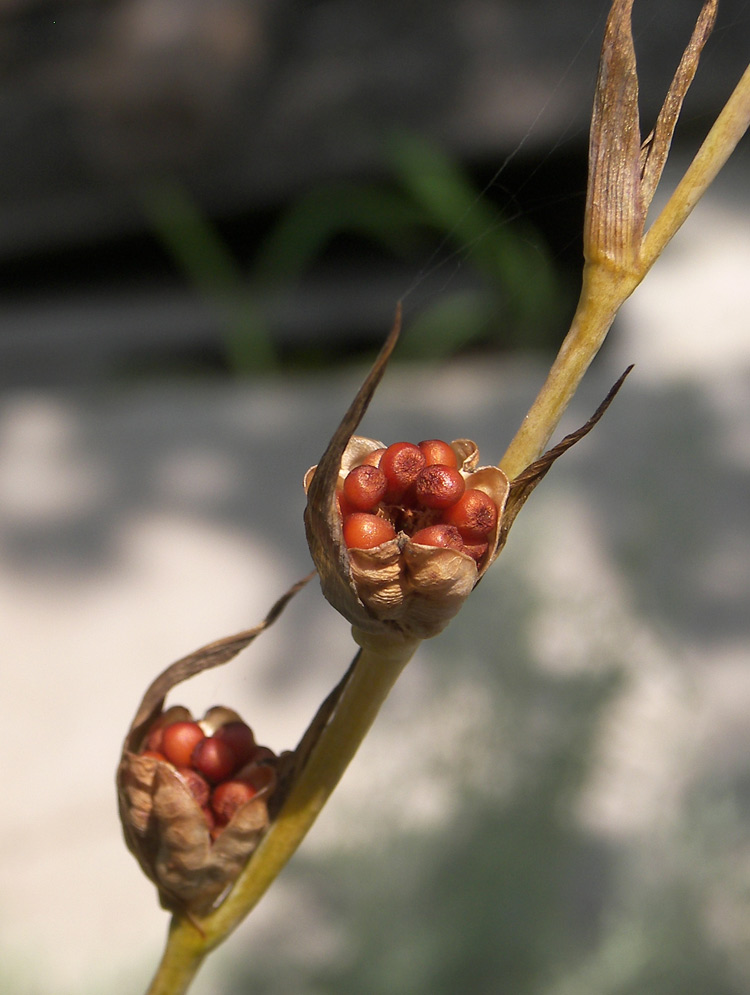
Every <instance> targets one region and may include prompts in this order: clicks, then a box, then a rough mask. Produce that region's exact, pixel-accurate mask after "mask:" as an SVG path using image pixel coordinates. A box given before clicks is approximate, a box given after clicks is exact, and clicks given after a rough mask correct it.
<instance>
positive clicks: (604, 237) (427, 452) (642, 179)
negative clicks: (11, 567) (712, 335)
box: [118, 0, 750, 995]
mask: <svg viewBox="0 0 750 995" xmlns="http://www.w3.org/2000/svg"><path fill="white" fill-rule="evenodd" d="M632 6H633V0H614V2H613V3H612V6H611V10H610V14H609V18H608V21H607V26H606V30H605V37H604V43H603V48H602V55H601V62H600V72H599V78H598V82H597V88H596V94H595V100H594V112H593V119H592V127H591V138H590V156H589V180H588V192H587V202H586V214H585V221H584V257H585V261H584V269H583V281H582V290H581V296H580V300H579V303H578V307H577V310H576V313H575V315H574V317H573V321H572V324H571V328H570V331H569V332H568V335H567V336H566V338H565V340H564V342H563V344H562V346H561V349H560V352H559V354H558V356H557V358H556V360H555V362H554V364H553V366H552V368H551V370H550V373H549V376H548V378H547V380H546V382H545V384H544V385H543V387H542V389H541V391H540V393H539V395H538V397H537V398H536V400H535V401H534V403H533V404H532V406H531V408H530V409H529V412H528V414H527V416H526V418H525V419H524V420H523V423H522V425H521V427H520V428H519V430H518V432H517V433H516V435H515V437H514V438H513V440H512V441H511V443H510V445H509V447H508V448H507V450H506V452H505V454H504V456H503V457H502V458H501V459H500V460H499V461H498V463H497V464H496V465H495V464H488V465H484V466H481V465H480V460H479V452H478V450H477V447H476V445H475V444H474V443H473V442H471V441H470V440H468V439H458V440H455V441H453V442H451V443H447V442H445V441H443V440H439V439H430V440H425V441H422V442H419V443H416V444H415V443H413V442H406V441H396V442H393V443H390V444H386V443H385V442H381V441H379V440H374V439H367V438H362V437H359V436H357V435H355V432H356V430H357V427H358V425H359V423H360V421H361V419H362V417H363V415H364V413H365V411H366V409H367V407H368V405H369V403H370V401H371V399H372V397H373V395H374V392H375V390H376V387H377V385H378V383H379V382H380V380H381V378H382V376H383V374H384V371H385V368H386V365H387V362H388V360H389V358H390V356H391V354H392V352H393V349H394V348H395V346H396V343H397V340H398V337H399V332H400V313H397V316H396V321H395V323H394V326H393V329H392V331H391V334H390V335H389V337H388V339H387V341H386V342H385V344H384V346H383V349H382V350H381V353H380V355H379V356H378V358H377V360H376V362H375V364H374V366H373V368H372V369H371V371H370V372H369V374H368V375H367V377H366V379H365V381H364V383H363V384H362V387H361V388H360V390H359V391H358V393H357V395H356V397H355V398H354V400H353V402H352V404H351V406H350V407H349V409H348V411H347V412H346V414H345V415H344V417H343V419H342V421H341V424H340V425H339V427H338V428H337V429H336V431H335V432H334V434H333V436H332V438H331V440H330V443H329V444H328V446H327V448H326V450H325V452H324V453H323V455H322V457H321V458H320V460H319V462H318V463H317V465H316V466H315V467H312V468H311V469H310V470H309V471H308V473H307V475H306V477H305V481H304V483H305V488H306V490H307V508H306V513H305V526H306V533H307V539H308V544H309V547H310V551H311V554H312V557H313V560H314V563H315V567H316V571H317V574H318V576H319V578H320V582H321V586H322V589H323V593H324V595H325V596H326V598H327V600H328V601H329V602H330V604H331V605H333V606H334V607H335V608H336V609H337V610H338V611H339V612H340V613H341V614H342V615H343V616H344V617H345V618H346V619H347V620H348V621H349V622H350V623H351V625H352V633H353V636H354V640H355V642H356V643H357V644H358V646H359V651H358V652H357V655H356V657H355V659H354V661H353V663H352V664H351V665H350V667H349V669H348V670H347V672H346V673H345V675H344V677H343V678H342V679H341V681H340V682H339V684H338V685H337V686H336V687H335V688H334V689H333V691H332V692H331V693H330V694H329V696H328V697H327V698H326V700H325V701H324V702H323V704H322V705H321V707H320V709H319V710H318V713H317V714H316V716H315V717H314V719H313V721H312V723H311V725H310V727H309V728H308V730H307V732H306V733H305V734H304V735H303V737H302V739H301V741H300V743H299V745H298V746H297V748H296V749H295V750H294V751H291V752H289V753H286V754H282V755H281V756H280V757H277V756H275V755H274V754H273V753H271V751H269V750H265V749H264V748H262V747H257V745H256V744H255V742H254V739H253V736H252V733H251V731H250V729H249V727H248V726H246V725H245V724H244V723H243V722H242V720H241V719H240V717H239V716H237V715H236V713H234V712H232V711H231V710H229V709H225V708H218V709H216V708H215V709H212V710H210V712H209V713H208V714H207V715H206V717H205V718H204V719H202V720H200V721H198V722H196V721H194V720H193V718H192V716H190V715H189V714H188V713H186V712H185V711H184V710H181V709H179V708H177V709H175V708H171V709H169V710H167V711H166V712H165V711H163V703H164V699H165V696H166V694H167V692H169V691H170V690H171V689H172V688H173V687H174V686H175V685H177V684H178V683H180V682H181V681H183V680H185V679H187V678H188V677H190V676H192V675H193V674H196V673H198V672H200V671H201V670H204V669H207V668H209V667H213V666H217V665H219V664H223V663H226V662H227V661H228V660H230V659H231V658H232V657H234V656H235V655H236V654H237V653H238V652H239V651H240V650H241V649H244V648H245V647H246V646H247V645H248V644H249V643H250V642H251V641H252V640H253V639H254V638H255V637H256V636H257V635H258V634H259V633H260V632H261V631H262V630H263V629H264V628H265V627H266V626H267V625H269V624H271V623H272V622H273V621H274V620H275V619H276V618H277V617H278V615H279V614H280V612H281V611H282V609H283V608H284V606H285V605H286V603H287V602H288V600H289V598H290V597H291V596H292V595H293V594H294V593H295V591H296V590H297V589H298V588H299V586H301V584H300V585H295V588H293V589H292V590H291V591H290V592H288V593H287V594H286V595H284V596H283V597H282V598H281V599H280V601H279V602H277V604H276V605H275V606H274V607H273V608H272V610H271V612H270V613H269V615H268V616H267V618H266V619H265V621H264V622H263V623H261V624H260V625H259V626H257V627H256V628H255V629H251V630H247V631H246V632H244V633H240V634H239V635H237V636H235V637H230V638H229V639H225V640H220V641H219V642H217V643H213V644H211V645H210V646H207V647H204V648H203V649H202V650H199V651H197V652H196V653H194V654H192V655H191V656H189V657H186V658H185V659H184V660H181V661H178V662H177V663H176V664H173V665H172V667H170V668H168V670H167V671H165V673H164V674H163V675H161V676H160V677H159V678H157V680H156V681H155V682H154V683H153V684H152V686H151V687H150V688H149V690H148V691H147V692H146V695H145V697H144V700H143V702H142V704H141V706H140V708H139V709H138V712H137V714H136V717H135V719H134V721H133V724H132V726H131V729H130V731H129V733H128V736H127V739H126V743H125V748H124V751H123V758H122V762H121V765H120V770H119V775H118V784H119V791H120V805H121V813H122V818H123V824H124V828H125V835H126V839H127V842H128V845H129V846H130V848H131V849H132V850H133V852H134V853H135V855H136V856H137V858H138V860H139V861H140V863H141V866H142V867H143V869H144V870H145V871H146V873H147V874H148V875H149V876H150V877H151V878H152V879H153V880H154V881H155V883H156V884H157V887H158V889H159V894H160V898H161V900H162V903H163V904H164V905H165V907H167V908H169V909H170V910H171V911H172V912H173V919H172V926H171V929H170V933H169V938H168V942H167V947H166V951H165V954H164V958H163V960H162V963H161V965H160V967H159V969H158V971H157V974H156V976H155V978H154V981H153V983H152V986H151V988H150V992H151V995H167V993H178V992H184V991H186V990H187V988H188V987H189V984H190V982H191V980H192V978H193V977H194V975H195V973H196V971H197V970H198V968H199V967H200V964H201V963H202V961H203V959H204V958H205V956H206V955H207V954H208V953H209V952H210V951H211V950H213V949H214V948H215V947H216V946H217V945H218V944H219V943H221V942H222V940H223V939H225V938H226V936H227V935H228V934H229V933H230V932H231V931H232V930H233V929H234V928H235V927H236V926H237V925H238V924H239V923H240V922H241V921H242V920H243V919H244V917H245V916H246V915H247V914H248V912H249V911H250V910H251V909H252V908H253V906H254V905H255V904H256V902H257V901H258V900H259V899H260V897H261V896H262V895H263V893H264V892H265V890H266V889H267V887H268V886H269V885H270V884H271V883H272V881H273V880H274V878H275V877H276V875H277V874H278V872H279V871H280V870H281V868H282V867H283V866H284V864H285V863H286V862H287V861H288V860H289V858H290V857H291V855H292V854H293V853H294V851H295V850H296V848H297V847H298V846H299V844H300V843H301V841H302V839H303V838H304V836H305V834H306V833H307V831H308V830H309V828H310V827H311V826H312V824H313V822H314V821H315V819H316V817H317V815H318V813H319V812H320V810H321V808H322V807H323V805H324V804H325V801H326V799H327V798H328V797H329V795H330V793H331V791H332V790H333V789H334V788H335V786H336V784H337V783H338V781H339V779H340V777H341V775H342V774H343V772H344V770H345V769H346V767H347V765H348V763H349V761H350V760H351V758H352V756H353V755H354V753H355V752H356V750H357V747H358V746H359V744H360V742H361V741H362V739H363V737H364V736H365V734H366V732H367V730H368V729H369V727H370V725H371V723H372V721H373V720H374V718H375V716H376V715H377V712H378V710H379V708H380V706H381V704H382V702H383V701H384V700H385V698H386V696H387V694H388V693H389V691H390V689H391V687H392V686H393V684H394V683H395V681H396V680H397V678H398V676H399V674H400V673H401V671H402V669H403V668H404V666H405V665H406V664H407V663H408V661H409V660H410V659H411V657H412V656H413V654H414V653H415V651H416V650H417V648H418V647H419V645H420V642H421V641H422V640H423V639H426V638H430V637H432V636H434V635H436V634H437V633H439V632H440V631H441V630H442V629H443V628H444V627H445V626H446V625H447V624H448V623H449V622H450V620H451V619H452V618H453V617H454V616H455V615H456V614H457V613H458V612H459V610H460V608H461V605H462V604H463V602H464V600H465V599H466V598H467V597H469V596H470V594H471V591H472V590H473V588H474V587H475V586H476V584H477V583H478V581H479V580H480V579H481V577H482V576H483V575H484V573H485V572H486V571H487V570H488V569H489V568H490V567H491V566H492V565H493V563H494V562H495V561H496V559H497V558H498V556H499V554H500V552H501V551H502V549H503V547H504V545H505V542H506V541H507V538H508V533H509V530H510V528H511V526H512V524H513V521H514V520H515V517H516V515H517V514H518V512H519V511H520V509H521V507H522V506H523V504H524V502H525V501H526V499H527V498H528V497H529V495H530V494H531V492H532V491H533V489H534V488H535V487H536V485H537V484H538V483H539V482H540V481H541V480H542V479H543V477H544V476H545V474H546V473H547V472H548V470H549V469H550V467H551V466H552V464H553V463H554V461H555V460H556V459H557V458H559V457H560V456H561V455H562V454H563V453H564V452H565V451H566V450H567V449H568V448H569V447H570V446H572V445H573V444H575V443H576V442H577V441H578V440H579V439H581V438H582V437H583V436H584V435H585V434H586V433H588V432H589V431H591V429H592V428H593V427H594V426H595V425H596V423H597V422H598V421H599V419H600V418H601V417H602V415H603V414H604V412H605V411H606V408H607V406H608V405H609V404H610V403H611V401H612V399H613V398H614V395H615V393H616V392H617V390H618V389H619V388H620V386H621V385H622V383H623V381H624V378H625V376H626V374H627V372H628V371H626V373H625V374H623V376H622V377H621V378H620V380H618V382H617V383H616V384H615V386H614V387H613V388H612V390H611V391H610V393H609V394H608V396H607V397H606V398H605V400H604V401H603V403H602V404H601V405H600V407H599V409H598V410H597V411H596V412H595V413H594V415H593V416H592V418H591V419H589V421H588V422H586V424H585V425H583V426H582V427H581V428H580V429H579V430H578V431H576V432H573V433H571V434H570V435H568V436H566V437H565V438H564V439H563V440H562V441H561V442H559V443H558V444H557V445H555V446H553V447H552V448H551V449H549V450H547V451H546V452H545V447H546V446H547V444H548V441H549V439H550V436H551V435H552V433H553V432H554V430H555V427H556V426H557V424H558V422H559V419H560V416H561V414H562V412H563V411H564V409H565V407H566V405H567V404H568V402H569V400H570V398H571V397H572V395H573V393H574V392H575V390H576V388H577V386H578V384H579V382H580V380H581V378H582V377H583V375H584V373H585V371H586V369H587V368H588V366H589V364H590V362H591V361H592V359H593V357H594V356H595V355H596V352H597V351H598V349H599V347H600V345H601V343H602V341H603V340H604V337H605V335H606V334H607V331H608V330H609V328H610V326H611V324H612V321H613V320H614V317H615V314H616V313H617V310H618V309H619V307H620V306H621V305H622V303H623V302H624V301H625V300H626V299H627V298H628V296H629V295H630V294H631V293H632V292H633V291H634V290H635V288H636V287H637V286H638V284H639V283H640V282H641V280H642V279H643V278H644V276H645V275H646V273H647V272H648V270H649V269H650V267H651V266H652V265H653V263H654V261H655V260H656V259H657V258H658V256H659V254H660V253H661V251H662V250H663V249H664V247H665V246H666V244H667V243H668V242H669V240H670V238H671V237H672V236H673V235H674V233H675V232H676V231H677V229H678V228H679V226H680V225H681V224H682V222H683V221H684V220H685V218H686V217H687V216H688V214H689V213H690V211H691V210H692V208H693V206H694V205H695V203H696V202H697V200H698V199H699V198H700V196H701V195H702V193H703V192H704V191H705V189H706V188H707V187H708V185H709V184H710V182H711V181H712V179H713V178H714V177H715V176H716V174H717V172H718V171H719V169H720V168H721V166H722V165H723V163H724V162H725V161H726V159H727V158H728V156H729V155H730V154H731V152H732V150H733V148H734V147H735V145H736V144H737V142H738V141H739V139H740V138H741V136H742V135H743V134H744V132H745V130H746V129H747V126H748V123H749V122H750V69H748V70H747V71H746V72H745V74H744V76H743V77H742V79H741V80H740V82H739V84H738V85H737V87H736V89H735V91H734V93H733V94H732V96H731V97H730V99H729V101H728V102H727V104H726V106H725V108H724V110H723V111H722V112H721V114H720V115H719V117H718V119H717V121H716V123H715V124H714V126H713V128H712V129H711V131H710V133H709V135H708V136H707V138H706V140H705V142H704V143H703V145H702V147H701V149H700V150H699V152H698V153H697V155H696V157H695V159H694V161H693V163H692V164H691V166H690V167H689V168H688V170H687V172H686V173H685V175H684V177H683V179H682V180H681V181H680V183H679V184H678V185H677V187H676V189H675V191H674V193H673V194H672V196H671V197H670V199H669V200H668V202H667V203H666V205H665V207H664V208H663V209H662V211H661V213H660V214H659V215H658V217H657V218H656V219H655V220H654V221H653V223H652V224H651V226H650V227H649V228H648V229H647V228H646V215H647V212H648V208H649V205H650V203H651V201H652V198H653V195H654V191H655V189H656V186H657V184H658V182H659V179H660V176H661V173H662V170H663V168H664V164H665V161H666V158H667V154H668V151H669V147H670V143H671V139H672V135H673V132H674V128H675V125H676V123H677V118H678V115H679V111H680V108H681V106H682V102H683V99H684V97H685V94H686V92H687V89H688V86H689V85H690V82H691V80H692V78H693V76H694V74H695V71H696V69H697V65H698V60H699V56H700V53H701V51H702V49H703V46H704V44H705V42H706V40H707V38H708V36H709V34H710V31H711V29H712V26H713V23H714V20H715V17H716V10H717V0H706V2H705V3H704V4H703V7H702V10H701V12H700V15H699V17H698V20H697V23H696V27H695V30H694V32H693V35H692V37H691V39H690V42H689V44H688V47H687V49H686V50H685V53H684V55H683V58H682V60H681V62H680V64H679V67H678V69H677V72H676V74H675V77H674V79H673V81H672V84H671V86H670V88H669V92H668V94H667V98H666V100H665V103H664V106H663V107H662V110H661V112H660V114H659V116H658V119H657V122H656V125H655V127H654V129H653V131H652V132H651V134H649V135H648V136H647V137H646V138H645V139H643V138H642V136H641V131H640V124H639V118H638V79H637V74H636V68H635V55H634V50H633V40H632V31H631V11H632ZM301 583H304V582H301Z"/></svg>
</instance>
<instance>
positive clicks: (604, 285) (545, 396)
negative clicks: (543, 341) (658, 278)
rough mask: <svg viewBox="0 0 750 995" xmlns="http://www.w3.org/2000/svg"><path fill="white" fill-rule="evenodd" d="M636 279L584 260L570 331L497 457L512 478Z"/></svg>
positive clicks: (558, 411)
mask: <svg viewBox="0 0 750 995" xmlns="http://www.w3.org/2000/svg"><path fill="white" fill-rule="evenodd" d="M639 282H640V275H638V274H636V273H623V272H622V271H621V270H615V269H610V268H609V267H608V266H607V265H606V264H604V263H587V264H586V265H585V266H584V270H583V285H582V287H581V296H580V298H579V300H578V307H577V308H576V313H575V315H574V316H573V321H572V323H571V326H570V331H569V332H568V334H567V335H566V336H565V339H564V340H563V344H562V345H561V346H560V351H559V352H558V354H557V358H556V359H555V362H554V363H553V364H552V368H551V369H550V371H549V374H548V375H547V379H546V380H545V382H544V384H543V386H542V389H541V390H540V391H539V394H538V395H537V397H536V400H535V401H534V403H533V404H532V406H531V407H530V408H529V412H528V414H527V415H526V417H525V418H524V420H523V422H522V423H521V427H520V428H519V430H518V431H517V432H516V434H515V436H514V438H513V441H512V442H511V444H510V445H509V446H508V449H507V450H506V452H505V455H504V456H503V458H502V459H501V460H500V468H501V469H502V470H504V471H505V473H507V475H508V476H509V477H510V479H511V480H512V479H513V478H514V477H515V476H517V475H518V474H519V473H520V472H521V471H522V470H524V469H525V468H526V467H527V466H528V465H529V463H531V462H533V460H535V459H537V458H538V457H539V456H541V454H542V453H543V452H544V449H545V447H546V445H547V443H548V442H549V438H550V436H551V435H552V433H553V432H554V430H555V428H556V427H557V424H558V422H559V421H560V418H561V417H562V414H563V412H564V411H565V408H566V407H567V406H568V403H569V401H570V399H571V398H572V397H573V395H574V394H575V392H576V390H577V388H578V384H579V383H580V382H581V380H582V378H583V375H584V373H585V372H586V370H587V369H588V368H589V365H590V363H591V361H592V359H593V358H594V356H595V355H596V354H597V352H598V351H599V348H600V346H601V344H602V342H603V341H604V338H605V336H606V334H607V332H608V331H609V329H610V326H611V324H612V322H613V321H614V319H615V315H616V314H617V311H618V309H619V308H620V306H621V305H622V303H623V301H625V300H627V298H628V297H629V296H630V295H631V294H632V292H633V291H634V290H635V288H636V287H637V286H638V283H639Z"/></svg>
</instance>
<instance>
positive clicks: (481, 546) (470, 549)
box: [464, 542, 489, 563]
mask: <svg viewBox="0 0 750 995" xmlns="http://www.w3.org/2000/svg"><path fill="white" fill-rule="evenodd" d="M488 549H489V543H487V542H479V543H473V544H471V545H469V544H466V543H465V544H464V553H468V554H469V556H470V557H471V558H472V559H473V560H476V562H477V563H479V562H480V561H481V559H482V557H483V556H484V554H485V553H486V552H487V550H488Z"/></svg>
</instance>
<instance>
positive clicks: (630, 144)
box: [584, 0, 645, 267]
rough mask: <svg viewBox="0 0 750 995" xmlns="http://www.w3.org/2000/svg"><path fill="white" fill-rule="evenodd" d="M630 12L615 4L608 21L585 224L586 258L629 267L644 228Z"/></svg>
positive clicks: (629, 1)
mask: <svg viewBox="0 0 750 995" xmlns="http://www.w3.org/2000/svg"><path fill="white" fill-rule="evenodd" d="M632 8H633V0H614V2H613V4H612V8H611V10H610V13H609V17H608V18H607V26H606V28H605V33H604V42H603V44H602V54H601V59H600V62H599V76H598V79H597V84H596V95H595V98H594V109H593V113H592V117H591V134H590V139H589V181H588V189H587V194H586V215H585V220H584V255H585V257H586V259H587V260H588V261H590V262H591V261H601V260H610V261H611V262H613V263H615V264H617V265H619V266H625V267H628V266H630V265H632V264H633V263H634V261H635V259H636V257H637V252H638V246H639V244H640V240H641V236H642V234H643V228H644V225H645V210H644V209H643V205H642V202H641V197H640V182H641V177H640V147H641V138H640V125H639V118H638V77H637V74H636V64H635V49H634V47H633V33H632V26H631V13H632Z"/></svg>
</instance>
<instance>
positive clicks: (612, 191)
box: [584, 0, 718, 273]
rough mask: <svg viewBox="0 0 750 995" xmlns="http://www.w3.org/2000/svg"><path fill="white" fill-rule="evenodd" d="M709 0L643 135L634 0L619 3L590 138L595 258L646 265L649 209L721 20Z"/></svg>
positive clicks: (588, 242)
mask: <svg viewBox="0 0 750 995" xmlns="http://www.w3.org/2000/svg"><path fill="white" fill-rule="evenodd" d="M717 7H718V0H706V2H705V3H704V5H703V7H702V9H701V12H700V15H699V17H698V20H697V22H696V25H695V28H694V30H693V34H692V37H691V39H690V41H689V43H688V46H687V48H686V49H685V52H684V53H683V56H682V58H681V60H680V63H679V66H678V67H677V71H676V72H675V75H674V78H673V80H672V83H671V85H670V88H669V91H668V93H667V96H666V99H665V101H664V104H663V106H662V108H661V110H660V112H659V115H658V118H657V121H656V125H655V127H654V130H653V132H652V133H651V134H650V135H649V136H648V137H647V138H646V139H645V141H643V143H641V137H640V135H641V133H640V123H639V115H638V76H637V72H636V59H635V49H634V47H633V32H632V24H631V19H632V9H633V0H615V2H614V3H613V4H612V8H611V10H610V14H609V17H608V19H607V26H606V28H605V33H604V43H603V45H602V54H601V60H600V64H599V77H598V80H597V88H596V95H595V99H594V109H593V114H592V119H591V133H590V140H589V183H588V191H587V197H586V214H585V220H584V255H585V258H586V260H587V261H588V262H593V263H603V264H609V265H612V266H614V267H615V268H616V269H618V270H622V271H624V272H633V273H635V272H636V271H637V270H638V269H639V262H640V250H641V244H642V241H643V234H644V230H645V226H646V216H647V213H648V208H649V205H650V204H651V201H652V199H653V196H654V193H655V191H656V187H657V185H658V183H659V180H660V178H661V175H662V172H663V170H664V165H665V163H666V160H667V155H668V153H669V148H670V145H671V142H672V136H673V135H674V130H675V127H676V125H677V119H678V118H679V115H680V111H681V110H682V104H683V101H684V99H685V96H686V94H687V91H688V88H689V87H690V84H691V83H692V81H693V78H694V76H695V73H696V70H697V68H698V62H699V59H700V56H701V52H702V51H703V47H704V45H705V43H706V41H707V40H708V37H709V35H710V34H711V31H712V29H713V26H714V22H715V20H716V11H717Z"/></svg>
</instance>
